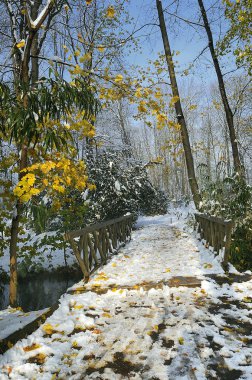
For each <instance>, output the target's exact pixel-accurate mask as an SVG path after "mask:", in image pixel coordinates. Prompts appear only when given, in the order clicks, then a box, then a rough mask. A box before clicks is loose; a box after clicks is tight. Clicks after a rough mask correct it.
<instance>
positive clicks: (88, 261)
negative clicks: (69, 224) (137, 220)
mask: <svg viewBox="0 0 252 380" xmlns="http://www.w3.org/2000/svg"><path fill="white" fill-rule="evenodd" d="M132 225H133V217H132V215H126V216H122V217H121V218H117V219H113V220H109V221H107V222H103V223H99V224H94V225H90V226H87V227H85V228H83V229H81V230H76V231H71V232H68V233H66V234H65V240H67V241H69V243H70V245H71V248H72V250H73V252H74V254H75V257H76V259H77V261H78V263H79V265H80V268H81V270H82V273H83V275H84V278H85V280H87V279H88V278H89V276H90V274H91V273H92V272H93V271H94V270H95V269H97V268H98V267H99V266H100V265H102V264H105V263H106V261H107V258H108V255H109V253H114V252H115V251H116V250H117V249H118V248H119V247H120V246H121V245H122V244H123V243H126V242H127V241H128V240H130V237H131V230H132Z"/></svg>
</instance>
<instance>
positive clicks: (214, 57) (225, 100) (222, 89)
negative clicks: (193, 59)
mask: <svg viewBox="0 0 252 380" xmlns="http://www.w3.org/2000/svg"><path fill="white" fill-rule="evenodd" d="M198 3H199V7H200V11H201V14H202V18H203V22H204V26H205V29H206V33H207V37H208V46H209V50H210V53H211V56H212V60H213V64H214V68H215V71H216V75H217V79H218V84H219V89H220V94H221V99H222V103H223V107H224V110H225V114H226V119H227V125H228V129H229V136H230V141H231V147H232V154H233V161H234V169H235V171H236V172H237V173H239V174H240V175H242V176H244V168H243V166H242V164H241V160H240V155H239V149H238V143H237V138H236V131H235V127H234V117H233V113H232V111H231V108H230V105H229V102H228V98H227V94H226V88H225V83H224V80H223V75H222V72H221V68H220V64H219V60H218V57H217V55H216V51H215V48H214V43H213V35H212V31H211V28H210V25H209V22H208V18H207V14H206V10H205V7H204V3H203V0H198Z"/></svg>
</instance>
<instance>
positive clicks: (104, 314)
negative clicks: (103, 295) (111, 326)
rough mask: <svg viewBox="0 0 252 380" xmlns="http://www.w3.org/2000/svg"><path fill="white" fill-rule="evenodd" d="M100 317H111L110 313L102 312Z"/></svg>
mask: <svg viewBox="0 0 252 380" xmlns="http://www.w3.org/2000/svg"><path fill="white" fill-rule="evenodd" d="M102 317H105V318H112V315H111V314H109V313H103V314H102Z"/></svg>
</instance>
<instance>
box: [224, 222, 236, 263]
mask: <svg viewBox="0 0 252 380" xmlns="http://www.w3.org/2000/svg"><path fill="white" fill-rule="evenodd" d="M233 226H234V224H233V223H232V222H227V224H226V241H225V251H224V258H223V269H224V270H225V271H227V270H228V259H229V256H230V248H231V241H232V228H233Z"/></svg>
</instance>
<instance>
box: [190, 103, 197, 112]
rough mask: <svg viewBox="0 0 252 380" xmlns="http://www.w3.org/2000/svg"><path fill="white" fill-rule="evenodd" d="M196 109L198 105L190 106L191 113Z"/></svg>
mask: <svg viewBox="0 0 252 380" xmlns="http://www.w3.org/2000/svg"><path fill="white" fill-rule="evenodd" d="M196 108H197V105H196V104H192V105H190V107H189V111H193V110H196Z"/></svg>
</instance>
